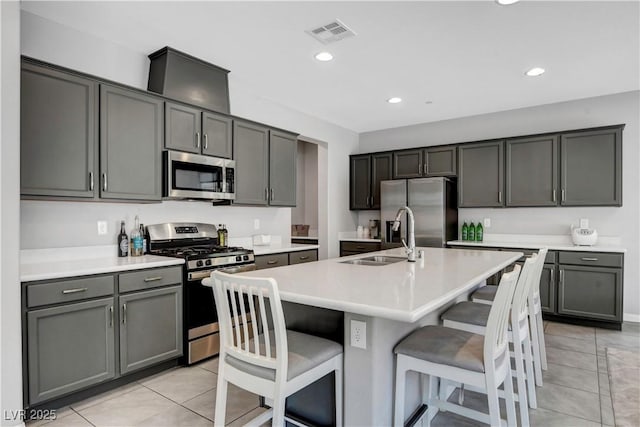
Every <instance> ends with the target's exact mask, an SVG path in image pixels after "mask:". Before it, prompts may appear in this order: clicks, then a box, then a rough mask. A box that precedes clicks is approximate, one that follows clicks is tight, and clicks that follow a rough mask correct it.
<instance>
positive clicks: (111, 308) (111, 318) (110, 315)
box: [109, 306, 113, 328]
mask: <svg viewBox="0 0 640 427" xmlns="http://www.w3.org/2000/svg"><path fill="white" fill-rule="evenodd" d="M109 327H110V328H113V306H110V307H109Z"/></svg>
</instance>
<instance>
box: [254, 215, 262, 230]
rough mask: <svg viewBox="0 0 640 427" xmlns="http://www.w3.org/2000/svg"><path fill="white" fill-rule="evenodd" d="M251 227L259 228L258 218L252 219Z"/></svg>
mask: <svg viewBox="0 0 640 427" xmlns="http://www.w3.org/2000/svg"><path fill="white" fill-rule="evenodd" d="M253 229H254V230H260V220H259V219H257V218H256V219H254V220H253Z"/></svg>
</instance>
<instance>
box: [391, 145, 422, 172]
mask: <svg viewBox="0 0 640 427" xmlns="http://www.w3.org/2000/svg"><path fill="white" fill-rule="evenodd" d="M421 176H422V150H421V149H417V150H404V151H396V152H395V153H393V179H402V178H419V177H421Z"/></svg>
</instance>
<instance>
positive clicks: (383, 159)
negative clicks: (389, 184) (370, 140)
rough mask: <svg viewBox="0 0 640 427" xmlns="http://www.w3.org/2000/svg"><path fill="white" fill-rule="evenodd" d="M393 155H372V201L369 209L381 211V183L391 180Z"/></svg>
mask: <svg viewBox="0 0 640 427" xmlns="http://www.w3.org/2000/svg"><path fill="white" fill-rule="evenodd" d="M391 162H392V156H391V153H380V154H372V155H371V200H370V201H369V209H380V181H386V180H388V179H391V173H392V167H391V166H392V165H391Z"/></svg>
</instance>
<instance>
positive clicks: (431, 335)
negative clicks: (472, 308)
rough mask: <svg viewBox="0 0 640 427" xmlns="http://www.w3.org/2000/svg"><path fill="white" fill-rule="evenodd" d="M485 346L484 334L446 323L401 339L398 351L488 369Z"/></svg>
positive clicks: (437, 361) (461, 366)
mask: <svg viewBox="0 0 640 427" xmlns="http://www.w3.org/2000/svg"><path fill="white" fill-rule="evenodd" d="M489 308H490V307H489ZM483 348H484V337H483V336H482V335H478V334H472V333H471V332H466V331H459V330H457V329H452V328H446V327H444V326H424V327H422V328H420V329H418V330H416V331H414V332H412V333H411V334H410V335H409V336H408V337H406V338H405V339H403V340H402V341H400V343H399V344H398V345H396V348H395V349H394V352H395V353H396V354H404V355H407V356H410V357H414V358H417V359H421V360H426V361H429V362H433V363H439V364H442V365H448V366H455V367H458V368H462V369H466V370H469V371H474V372H484V354H483Z"/></svg>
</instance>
